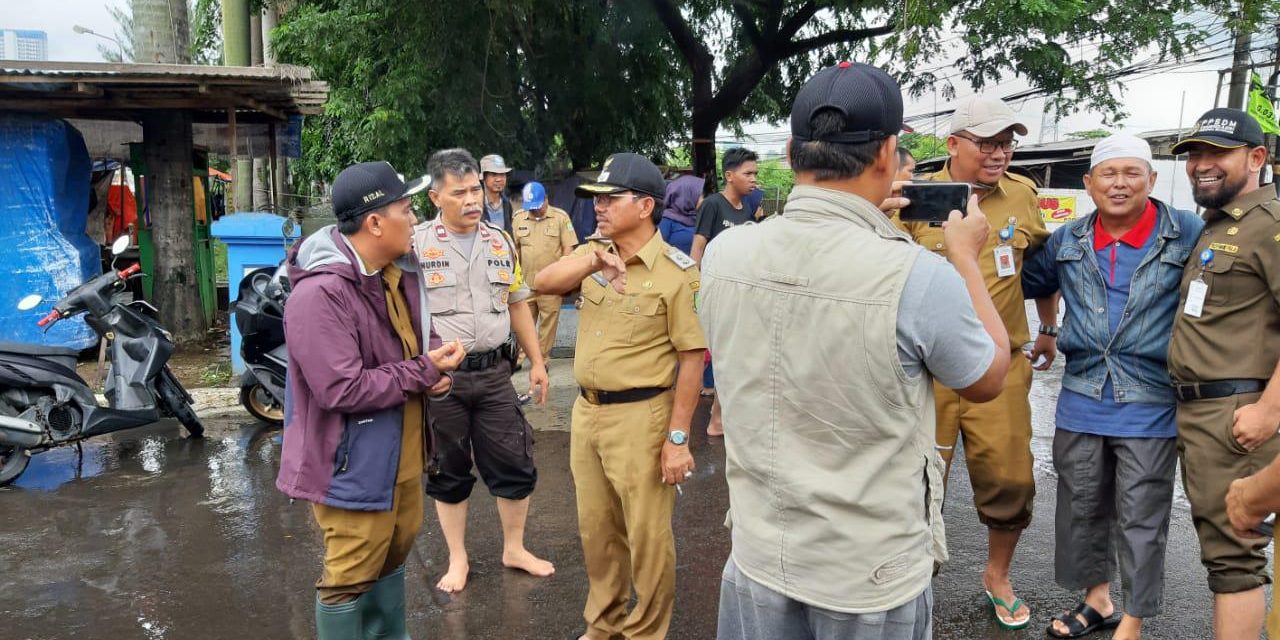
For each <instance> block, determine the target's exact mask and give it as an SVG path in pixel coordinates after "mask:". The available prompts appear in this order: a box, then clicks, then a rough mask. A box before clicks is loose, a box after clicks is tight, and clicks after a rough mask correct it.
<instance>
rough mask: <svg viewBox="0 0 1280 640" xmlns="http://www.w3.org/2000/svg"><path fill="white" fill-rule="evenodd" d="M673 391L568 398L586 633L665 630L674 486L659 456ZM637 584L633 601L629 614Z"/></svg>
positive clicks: (645, 635) (600, 636)
mask: <svg viewBox="0 0 1280 640" xmlns="http://www.w3.org/2000/svg"><path fill="white" fill-rule="evenodd" d="M671 403H672V393H671V392H670V391H668V392H666V393H662V394H660V395H658V396H655V397H653V398H650V399H648V400H643V401H640V402H627V403H619V404H607V405H595V404H591V403H589V402H587V401H586V399H584V398H581V397H579V398H578V400H577V402H575V403H574V405H573V426H572V431H571V436H570V446H569V460H570V462H569V464H570V469H571V470H572V471H573V483H574V487H575V488H576V491H577V498H578V533H579V535H580V536H581V538H582V555H583V559H584V560H585V564H586V569H587V579H588V581H589V582H590V589H589V591H588V593H587V605H586V608H585V610H584V611H583V616H584V617H585V618H586V622H587V634H588V636H590V637H591V638H592V639H593V640H605V639H607V638H610V637H612V636H613V635H615V634H621V635H622V636H623V637H625V638H627V639H628V640H633V639H634V640H649V639H655V640H660V639H662V638H665V637H666V636H667V628H668V627H669V626H670V624H671V611H672V606H673V605H674V602H675V582H676V544H675V536H674V535H673V533H672V530H671V513H672V509H673V507H674V506H675V489H674V488H672V487H671V486H669V485H666V484H663V482H662V473H661V469H660V462H659V458H660V456H661V453H662V445H663V443H664V442H665V441H666V438H667V427H668V423H669V421H670V419H671ZM633 589H634V590H635V595H636V604H635V607H634V608H633V609H632V610H631V612H630V613H627V611H626V607H627V603H628V602H629V601H630V599H631V592H632V590H633Z"/></svg>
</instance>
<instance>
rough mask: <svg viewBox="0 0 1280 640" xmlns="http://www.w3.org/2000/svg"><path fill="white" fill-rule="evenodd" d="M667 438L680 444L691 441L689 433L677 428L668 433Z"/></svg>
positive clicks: (675, 443)
mask: <svg viewBox="0 0 1280 640" xmlns="http://www.w3.org/2000/svg"><path fill="white" fill-rule="evenodd" d="M667 440H670V441H671V444H674V445H676V446H679V445H682V444H684V443H686V442H688V441H689V434H687V433H685V432H683V431H680V430H679V429H677V430H675V431H671V432H669V433H667Z"/></svg>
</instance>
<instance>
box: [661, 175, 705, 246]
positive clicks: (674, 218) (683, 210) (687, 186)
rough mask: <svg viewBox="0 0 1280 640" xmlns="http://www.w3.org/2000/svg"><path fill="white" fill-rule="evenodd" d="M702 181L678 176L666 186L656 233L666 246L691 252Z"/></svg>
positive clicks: (700, 200)
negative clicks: (660, 218)
mask: <svg viewBox="0 0 1280 640" xmlns="http://www.w3.org/2000/svg"><path fill="white" fill-rule="evenodd" d="M702 186H703V179H702V178H699V177H698V176H687V175H686V176H680V177H678V178H676V179H675V180H672V181H671V184H668V185H667V197H666V200H665V202H664V203H663V204H664V208H663V210H662V220H661V221H659V222H658V231H659V232H660V233H661V234H662V239H663V240H665V241H666V242H667V244H669V245H671V246H673V247H675V248H677V249H679V250H681V251H683V252H685V253H686V254H687V253H690V252H691V251H692V250H693V224H694V222H695V221H696V219H697V216H698V204H699V203H700V202H702Z"/></svg>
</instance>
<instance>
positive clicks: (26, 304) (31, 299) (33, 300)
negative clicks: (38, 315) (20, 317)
mask: <svg viewBox="0 0 1280 640" xmlns="http://www.w3.org/2000/svg"><path fill="white" fill-rule="evenodd" d="M41 302H44V296H41V295H40V294H38V293H33V294H31V295H29V296H27V297H25V298H23V299H21V300H19V301H18V311H30V310H32V309H34V308H36V305H38V304H40V303H41Z"/></svg>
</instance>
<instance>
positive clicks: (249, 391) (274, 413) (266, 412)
mask: <svg viewBox="0 0 1280 640" xmlns="http://www.w3.org/2000/svg"><path fill="white" fill-rule="evenodd" d="M240 404H242V405H244V408H245V410H246V411H248V412H249V415H252V416H253V417H255V418H257V419H259V420H261V421H263V422H265V423H267V424H271V425H275V426H277V427H278V426H280V425H282V424H284V407H282V406H280V405H279V404H277V403H276V401H275V399H274V398H272V397H271V392H269V391H267V389H266V387H264V386H262V385H260V384H252V385H248V386H242V387H240Z"/></svg>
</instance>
